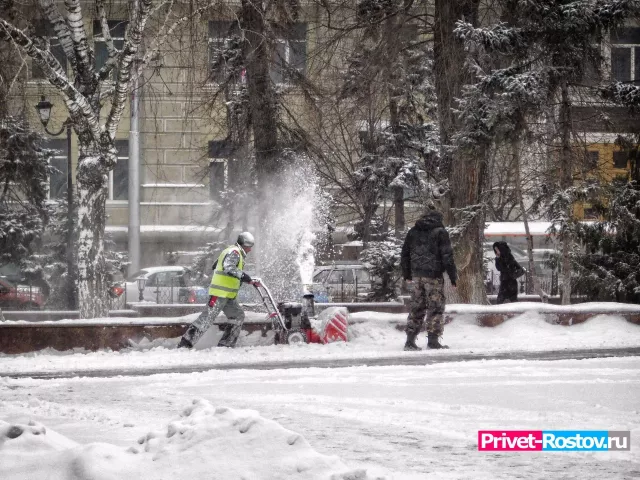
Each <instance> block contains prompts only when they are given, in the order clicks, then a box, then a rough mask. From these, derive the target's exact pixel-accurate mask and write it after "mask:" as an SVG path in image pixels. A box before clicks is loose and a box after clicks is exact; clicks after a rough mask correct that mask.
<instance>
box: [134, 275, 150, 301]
mask: <svg viewBox="0 0 640 480" xmlns="http://www.w3.org/2000/svg"><path fill="white" fill-rule="evenodd" d="M136 282H138V291H139V292H140V296H139V297H138V300H140V301H142V300H144V296H143V295H142V294H143V293H144V286H145V284H146V283H147V279H146V278H145V277H138V278H136Z"/></svg>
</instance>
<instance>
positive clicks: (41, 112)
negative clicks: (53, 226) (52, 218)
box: [35, 95, 76, 310]
mask: <svg viewBox="0 0 640 480" xmlns="http://www.w3.org/2000/svg"><path fill="white" fill-rule="evenodd" d="M35 107H36V110H37V111H38V116H39V117H40V123H42V126H43V127H44V131H45V132H47V133H48V134H49V135H51V136H52V137H57V136H58V135H60V134H61V133H62V132H63V131H64V130H65V128H66V130H67V281H68V286H67V287H68V288H67V290H68V292H67V306H68V308H69V310H75V309H76V299H75V285H76V278H75V268H74V265H73V215H72V212H73V178H72V175H71V127H72V125H73V122H72V121H71V118H67V119H66V120H65V121H64V123H63V124H62V128H61V129H60V131H59V132H51V131H49V129H48V128H47V124H48V123H49V120H50V119H51V110H52V109H53V104H52V103H51V102H50V101H48V100H46V99H45V97H44V95H42V96H41V97H40V101H39V102H38V104H37V105H36V106H35Z"/></svg>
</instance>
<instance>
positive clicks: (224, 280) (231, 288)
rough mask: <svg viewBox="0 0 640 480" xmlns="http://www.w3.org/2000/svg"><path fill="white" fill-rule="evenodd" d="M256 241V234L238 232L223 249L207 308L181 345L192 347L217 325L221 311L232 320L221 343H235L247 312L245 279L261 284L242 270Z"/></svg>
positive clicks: (191, 326) (213, 278) (214, 274)
mask: <svg viewBox="0 0 640 480" xmlns="http://www.w3.org/2000/svg"><path fill="white" fill-rule="evenodd" d="M254 243H255V241H254V239H253V235H251V234H250V233H249V232H242V233H241V234H240V235H238V240H237V242H236V244H235V245H231V246H229V247H227V248H225V249H224V250H223V251H222V253H221V254H220V256H219V257H218V260H217V261H216V263H215V264H214V266H213V276H212V277H211V285H210V286H209V303H208V305H207V309H206V310H205V311H204V312H202V313H201V314H200V316H199V317H198V318H197V320H196V321H195V322H193V323H192V324H191V325H189V328H187V331H186V332H185V334H184V335H183V336H182V339H181V340H180V344H179V345H178V348H192V347H193V346H194V345H195V344H196V342H197V341H198V340H199V339H200V337H202V335H204V333H205V332H206V331H207V330H208V329H209V328H210V327H211V325H213V322H214V321H215V319H216V317H217V316H218V315H220V312H224V314H225V316H226V317H227V320H228V323H227V326H226V328H225V331H224V334H223V335H222V338H221V339H220V341H219V342H218V346H219V347H234V346H235V344H236V342H237V341H238V337H239V336H240V331H241V330H242V324H243V323H244V311H243V310H242V308H241V307H240V304H239V303H238V300H237V296H238V290H240V284H241V283H242V282H245V283H251V284H253V285H259V284H258V283H257V282H256V281H254V280H252V279H251V277H250V276H249V275H247V274H246V273H245V272H243V271H242V270H243V268H244V259H245V257H246V256H247V254H248V253H249V252H250V251H251V249H252V248H253V245H254Z"/></svg>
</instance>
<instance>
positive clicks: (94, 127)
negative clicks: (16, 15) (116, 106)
mask: <svg viewBox="0 0 640 480" xmlns="http://www.w3.org/2000/svg"><path fill="white" fill-rule="evenodd" d="M0 38H1V39H3V40H7V41H13V42H15V43H16V45H18V46H20V47H21V48H22V49H24V51H25V53H26V54H27V55H29V57H31V58H32V59H33V61H34V62H35V63H36V64H37V65H38V66H39V67H40V68H41V69H42V71H43V72H44V74H45V75H46V77H47V80H49V82H50V83H51V84H52V85H53V86H54V87H56V88H57V89H58V91H59V92H60V94H61V95H62V98H63V99H64V102H65V104H66V105H67V109H68V110H69V115H70V116H71V118H72V119H73V120H74V121H75V122H79V121H83V123H86V125H87V127H88V128H89V130H90V131H91V134H92V136H93V137H94V139H96V140H99V139H100V125H99V123H98V117H97V116H96V115H95V114H94V112H93V110H92V109H91V105H90V104H89V102H88V101H87V99H86V98H85V96H84V95H82V93H80V92H79V91H78V90H77V89H76V88H75V87H74V86H73V85H72V84H71V83H70V82H69V79H68V78H67V75H66V73H65V72H64V71H63V70H62V67H61V66H60V63H58V60H56V58H55V57H54V56H53V55H52V54H51V52H49V51H48V50H42V49H40V48H38V47H37V46H36V45H35V44H34V43H33V40H31V38H29V37H28V36H27V35H26V34H25V33H24V32H23V31H22V30H20V29H18V28H16V27H15V26H13V25H11V24H10V23H8V22H6V21H5V20H3V19H0Z"/></svg>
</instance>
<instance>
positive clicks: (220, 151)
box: [209, 140, 238, 200]
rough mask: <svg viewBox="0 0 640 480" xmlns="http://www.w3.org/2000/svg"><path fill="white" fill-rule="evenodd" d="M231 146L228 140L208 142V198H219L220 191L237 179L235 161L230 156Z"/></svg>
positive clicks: (222, 191) (223, 190)
mask: <svg viewBox="0 0 640 480" xmlns="http://www.w3.org/2000/svg"><path fill="white" fill-rule="evenodd" d="M232 154H233V148H232V145H231V142H229V141H228V140H213V141H211V142H209V198H210V199H212V200H220V198H221V196H222V193H224V192H225V190H227V189H228V188H232V187H233V186H234V183H235V182H234V179H237V178H238V177H237V173H238V172H237V171H236V168H237V161H236V160H235V159H233V158H232Z"/></svg>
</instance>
